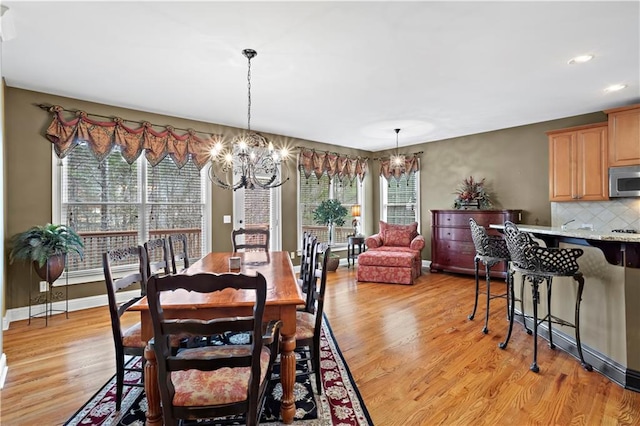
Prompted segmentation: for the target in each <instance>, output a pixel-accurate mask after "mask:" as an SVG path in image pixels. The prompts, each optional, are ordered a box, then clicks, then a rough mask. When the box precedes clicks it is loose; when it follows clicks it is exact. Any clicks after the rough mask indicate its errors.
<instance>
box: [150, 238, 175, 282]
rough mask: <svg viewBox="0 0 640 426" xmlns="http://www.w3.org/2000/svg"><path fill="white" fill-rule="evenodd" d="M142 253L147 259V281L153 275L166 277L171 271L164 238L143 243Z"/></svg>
mask: <svg viewBox="0 0 640 426" xmlns="http://www.w3.org/2000/svg"><path fill="white" fill-rule="evenodd" d="M144 251H145V254H146V257H147V265H146V270H147V279H148V278H149V277H152V276H154V275H158V274H160V275H168V274H170V273H171V272H172V271H171V261H170V260H169V250H168V247H167V240H166V239H165V238H155V239H152V240H148V241H146V242H145V243H144Z"/></svg>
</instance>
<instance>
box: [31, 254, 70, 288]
mask: <svg viewBox="0 0 640 426" xmlns="http://www.w3.org/2000/svg"><path fill="white" fill-rule="evenodd" d="M64 266H65V255H64V254H56V255H54V256H51V257H50V258H48V259H47V262H46V263H45V264H44V265H42V266H40V265H38V262H33V268H34V269H35V270H36V274H38V276H39V277H40V279H42V280H43V281H46V282H48V283H49V284H51V283H53V282H54V281H55V280H57V279H58V278H60V275H62V272H63V271H64Z"/></svg>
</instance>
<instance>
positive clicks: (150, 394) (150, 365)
mask: <svg viewBox="0 0 640 426" xmlns="http://www.w3.org/2000/svg"><path fill="white" fill-rule="evenodd" d="M144 359H145V361H146V363H145V365H144V392H145V393H146V395H147V414H146V415H147V420H146V422H145V424H146V425H147V426H156V425H157V426H162V409H161V407H160V391H159V389H158V363H157V361H156V353H155V352H154V350H153V348H152V347H151V345H150V344H148V343H147V346H146V347H145V348H144Z"/></svg>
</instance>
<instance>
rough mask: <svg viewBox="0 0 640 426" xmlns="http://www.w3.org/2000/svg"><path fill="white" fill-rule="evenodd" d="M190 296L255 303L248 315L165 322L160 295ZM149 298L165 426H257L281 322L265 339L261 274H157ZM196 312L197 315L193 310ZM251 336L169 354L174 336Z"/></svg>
mask: <svg viewBox="0 0 640 426" xmlns="http://www.w3.org/2000/svg"><path fill="white" fill-rule="evenodd" d="M180 289H182V290H186V291H188V292H192V293H206V294H213V293H216V292H218V293H219V292H222V291H225V292H228V291H229V290H231V291H242V292H248V297H250V298H252V299H253V301H254V304H253V309H251V311H250V312H247V315H246V316H241V317H237V316H236V317H230V318H224V317H223V318H216V319H206V320H205V319H199V318H196V317H195V315H194V316H189V312H185V314H184V316H182V317H180V318H178V319H176V318H165V317H164V312H163V309H162V305H161V302H160V299H161V295H162V294H163V293H167V292H173V291H175V290H180ZM147 291H148V295H147V300H148V303H149V312H150V315H151V320H152V323H153V332H154V338H153V341H152V342H151V343H152V346H153V349H154V352H155V355H156V360H157V371H158V387H159V390H160V400H161V403H162V414H163V419H164V424H165V425H177V424H179V422H180V420H197V419H206V418H209V419H210V418H217V417H224V416H230V415H244V416H245V421H246V424H247V425H256V424H257V423H258V420H259V418H260V413H261V411H262V407H263V405H264V399H265V396H266V389H267V384H268V382H269V377H270V376H271V369H272V367H273V363H274V361H275V358H276V357H277V355H278V348H279V339H280V326H281V324H282V322H281V321H271V322H270V323H269V324H268V325H267V327H266V330H267V332H266V333H265V334H264V335H263V316H264V310H265V303H266V295H267V282H266V279H265V277H264V275H262V274H260V273H257V274H256V275H253V276H249V275H244V274H232V273H224V274H213V273H198V274H194V275H181V274H178V275H167V276H164V277H159V276H154V277H151V278H150V279H149V282H148V286H147ZM194 312H195V311H194ZM228 331H232V332H243V333H248V334H249V335H250V339H249V340H248V343H247V344H244V345H222V346H212V345H206V346H201V347H196V348H185V349H181V350H180V351H179V352H178V353H177V354H175V355H174V354H172V353H171V348H170V345H169V339H170V337H171V336H174V335H184V334H186V335H187V336H188V337H196V336H205V337H209V338H211V337H214V336H218V335H220V334H223V333H225V332H228Z"/></svg>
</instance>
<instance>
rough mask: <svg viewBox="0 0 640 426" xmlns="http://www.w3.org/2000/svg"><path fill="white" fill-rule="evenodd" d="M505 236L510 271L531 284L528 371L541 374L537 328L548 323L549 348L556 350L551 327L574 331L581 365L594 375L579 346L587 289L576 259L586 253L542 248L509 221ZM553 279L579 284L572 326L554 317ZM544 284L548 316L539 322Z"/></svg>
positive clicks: (512, 308) (580, 345)
mask: <svg viewBox="0 0 640 426" xmlns="http://www.w3.org/2000/svg"><path fill="white" fill-rule="evenodd" d="M504 235H505V240H506V242H507V248H508V249H509V255H510V257H511V267H512V268H513V270H514V271H516V272H519V273H520V274H521V275H522V282H523V283H524V281H525V279H526V280H527V281H529V283H530V284H531V293H532V295H533V300H532V305H533V318H531V317H528V318H530V319H532V323H533V362H532V363H531V366H530V367H529V369H530V370H531V371H533V372H534V373H537V372H538V371H540V368H539V366H538V326H539V325H540V324H542V323H543V322H545V321H546V322H547V325H548V331H549V347H550V348H551V349H555V345H554V343H553V330H552V328H551V325H552V324H559V325H562V326H566V327H572V328H573V329H574V330H575V338H576V348H577V352H578V357H579V358H580V363H581V365H582V367H583V368H584V369H585V370H587V371H592V370H593V367H592V366H591V365H590V364H589V363H587V362H586V361H585V359H584V356H583V354H582V344H581V342H580V302H581V301H582V291H583V289H584V277H583V275H582V272H580V271H579V268H580V266H579V265H578V262H577V259H578V258H579V257H580V256H582V255H583V253H584V251H583V250H582V249H579V248H559V247H542V246H540V245H539V244H538V243H537V242H536V241H535V240H534V239H533V237H532V236H531V235H530V234H529V233H527V232H522V231H520V230H519V229H518V227H517V226H516V225H515V224H514V223H513V222H510V221H506V222H505V224H504ZM554 277H570V278H572V279H573V280H574V281H575V282H576V283H577V289H576V300H575V309H574V315H575V317H574V322H573V323H570V322H568V321H565V320H563V319H561V318H558V317H556V316H554V315H552V313H551V284H552V283H553V278H554ZM543 283H546V290H547V295H546V296H547V314H546V315H545V316H544V318H542V319H541V320H538V304H539V303H540V291H539V286H540V284H543ZM512 291H513V287H512ZM510 310H511V312H513V311H514V299H513V295H512V298H511V308H510ZM513 316H514V315H513V314H512V315H511V317H510V320H509V330H508V332H507V336H506V339H505V341H504V342H502V343H501V344H500V348H502V349H505V348H506V347H507V344H508V343H509V339H510V337H511V331H512V329H513ZM525 320H526V318H525Z"/></svg>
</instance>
